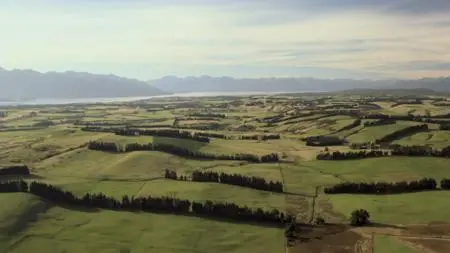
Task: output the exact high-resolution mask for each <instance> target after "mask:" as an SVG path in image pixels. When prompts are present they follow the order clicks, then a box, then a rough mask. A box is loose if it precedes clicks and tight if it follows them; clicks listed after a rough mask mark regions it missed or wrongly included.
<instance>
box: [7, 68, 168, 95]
mask: <svg viewBox="0 0 450 253" xmlns="http://www.w3.org/2000/svg"><path fill="white" fill-rule="evenodd" d="M0 88H1V89H2V95H1V99H2V100H3V101H8V100H15V99H29V98H93V97H130V96H153V95H161V94H164V92H163V91H161V90H159V89H157V88H154V87H152V86H150V85H148V84H146V83H145V82H141V81H139V80H135V79H128V78H124V77H118V76H115V75H96V74H90V73H83V72H71V71H70V72H47V73H40V72H37V71H33V70H11V71H8V70H5V69H2V68H0Z"/></svg>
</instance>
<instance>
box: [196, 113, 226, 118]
mask: <svg viewBox="0 0 450 253" xmlns="http://www.w3.org/2000/svg"><path fill="white" fill-rule="evenodd" d="M188 116H190V117H200V118H204V117H209V118H222V119H225V118H226V117H227V115H226V114H222V113H189V114H188Z"/></svg>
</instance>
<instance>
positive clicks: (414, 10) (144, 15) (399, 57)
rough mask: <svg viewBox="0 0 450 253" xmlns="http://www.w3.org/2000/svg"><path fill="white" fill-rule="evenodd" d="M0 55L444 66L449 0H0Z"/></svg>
mask: <svg viewBox="0 0 450 253" xmlns="http://www.w3.org/2000/svg"><path fill="white" fill-rule="evenodd" d="M0 34H1V36H0V67H3V68H6V69H34V70H38V71H42V72H46V71H67V70H73V71H85V72H92V73H102V74H110V73H113V74H116V75H121V76H126V77H132V78H137V79H141V80H149V79H156V78H160V77H163V76H167V75H176V76H200V75H210V76H233V77H238V78H242V77H250V78H256V77H315V78H354V79H365V78H370V79H388V78H403V79H409V78H421V77H439V76H450V0H1V1H0Z"/></svg>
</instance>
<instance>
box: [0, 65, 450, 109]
mask: <svg viewBox="0 0 450 253" xmlns="http://www.w3.org/2000/svg"><path fill="white" fill-rule="evenodd" d="M0 88H1V90H2V93H1V94H0V100H2V101H8V100H20V99H33V98H95V97H133V96H155V95H164V94H169V93H183V92H230V91H231V92H252V91H258V92H322V91H342V90H350V89H427V90H432V91H438V92H450V77H441V78H422V79H416V80H353V79H316V78H243V79H238V78H232V77H210V76H199V77H185V78H180V77H176V76H167V77H163V78H160V79H156V80H150V81H147V82H144V81H140V80H137V79H130V78H125V77H119V76H116V75H99V74H91V73H86V72H74V71H66V72H47V73H40V72H37V71H33V70H6V69H2V68H0Z"/></svg>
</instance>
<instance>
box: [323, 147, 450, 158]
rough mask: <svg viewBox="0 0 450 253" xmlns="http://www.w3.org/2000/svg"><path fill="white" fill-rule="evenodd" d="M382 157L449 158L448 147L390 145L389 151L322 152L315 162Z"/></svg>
mask: <svg viewBox="0 0 450 253" xmlns="http://www.w3.org/2000/svg"><path fill="white" fill-rule="evenodd" d="M384 156H429V157H444V158H450V146H448V147H445V148H443V149H433V148H432V147H428V146H400V145H392V146H391V150H390V151H383V150H368V151H367V150H361V151H349V152H340V151H334V152H324V153H320V154H318V155H317V157H316V158H317V160H352V159H363V158H373V157H384Z"/></svg>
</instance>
